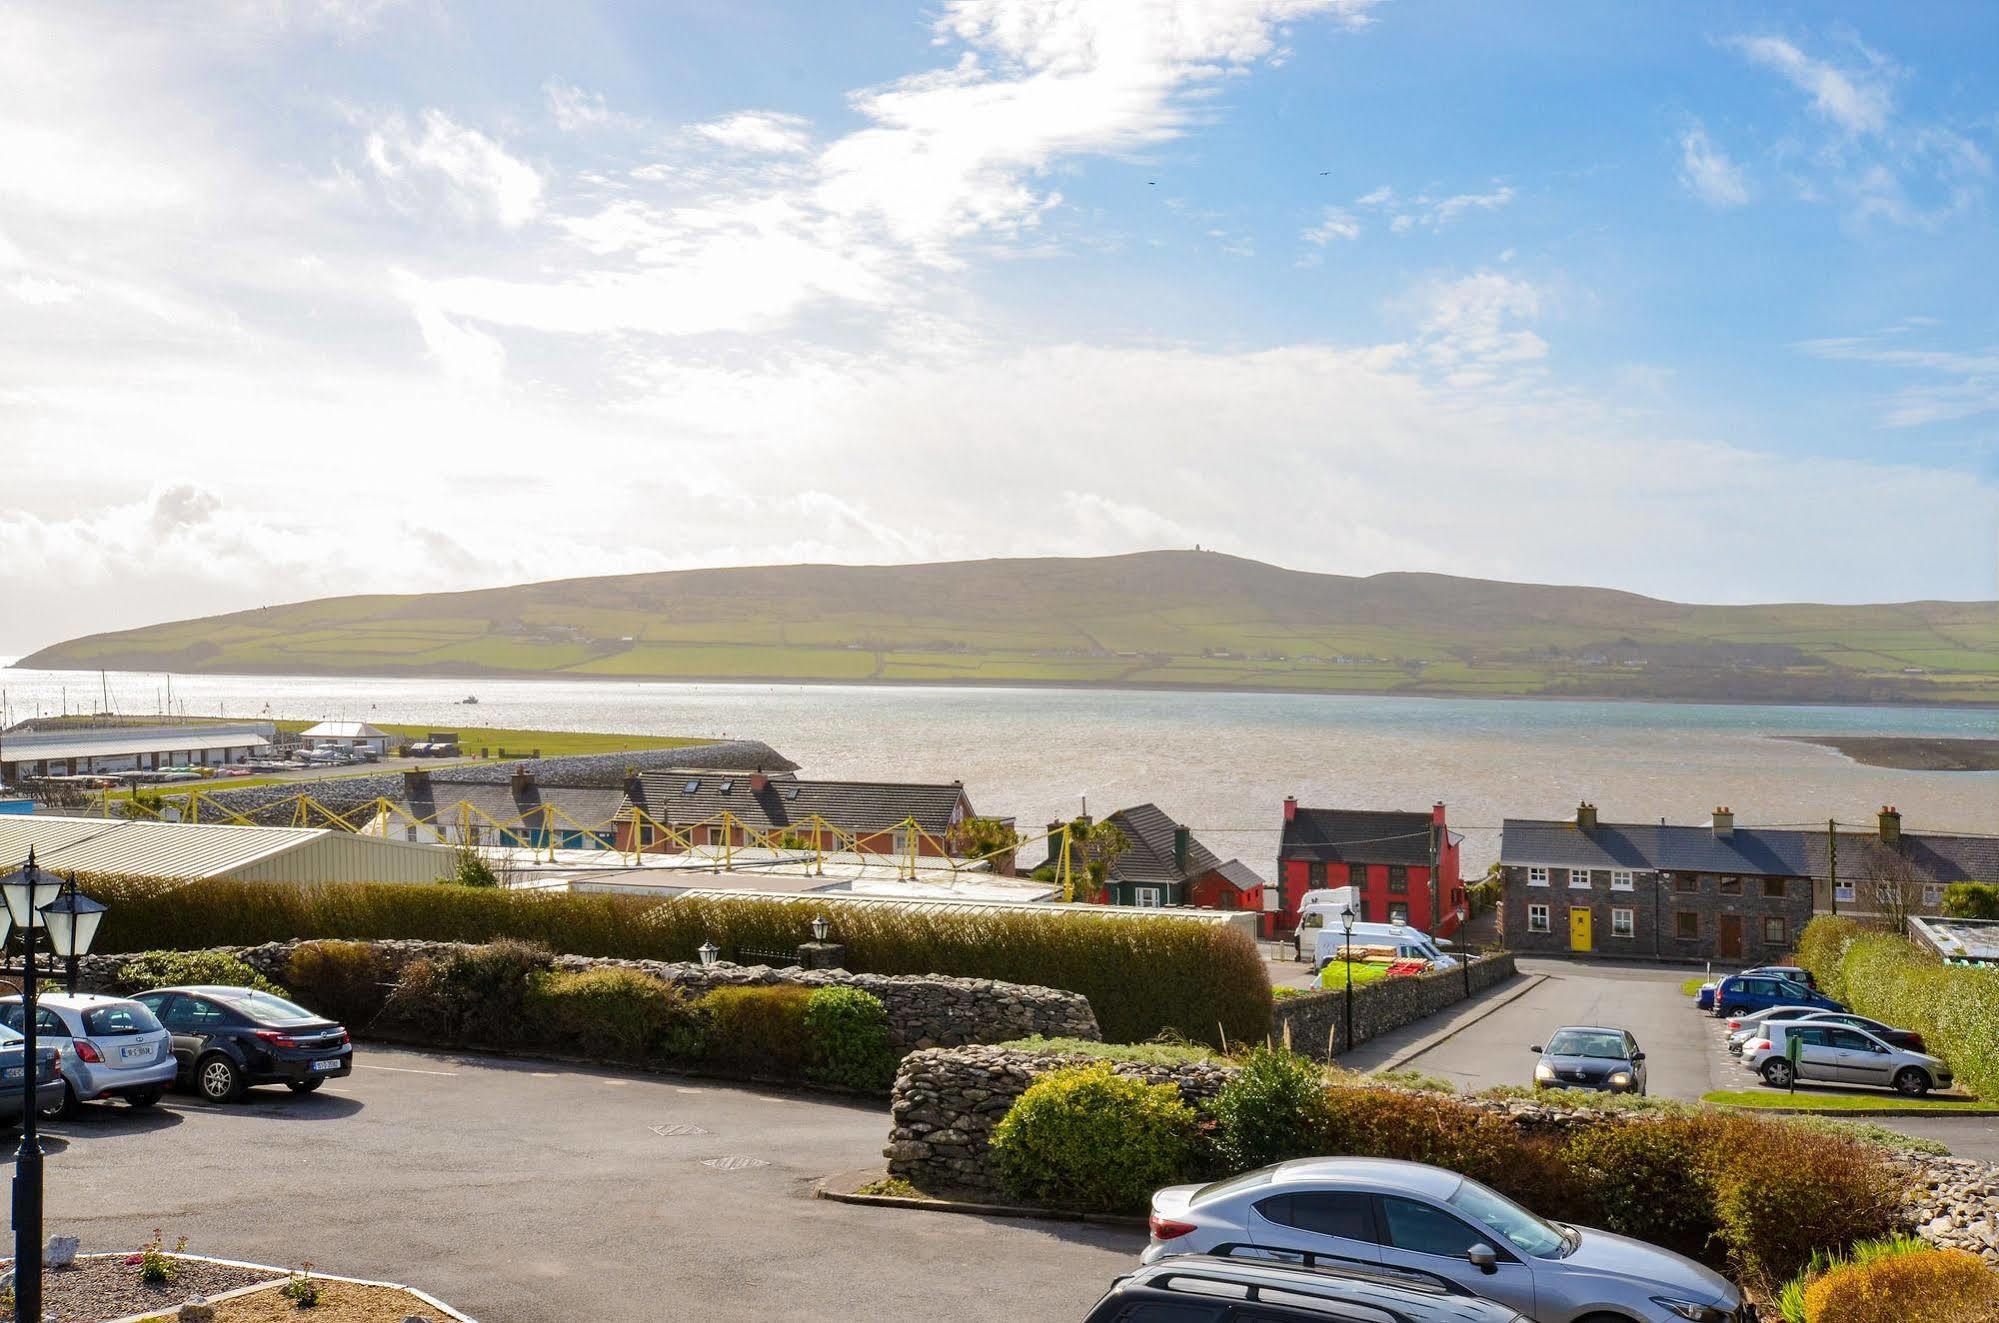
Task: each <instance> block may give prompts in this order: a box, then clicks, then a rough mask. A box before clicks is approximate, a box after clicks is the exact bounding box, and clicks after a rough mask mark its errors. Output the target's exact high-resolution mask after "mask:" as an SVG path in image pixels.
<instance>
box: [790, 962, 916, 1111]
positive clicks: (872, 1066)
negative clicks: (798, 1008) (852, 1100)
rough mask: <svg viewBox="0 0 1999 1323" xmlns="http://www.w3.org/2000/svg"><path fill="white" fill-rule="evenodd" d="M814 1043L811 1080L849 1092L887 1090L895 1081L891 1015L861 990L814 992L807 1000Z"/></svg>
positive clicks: (808, 1032)
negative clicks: (890, 1042) (849, 1090)
mask: <svg viewBox="0 0 1999 1323" xmlns="http://www.w3.org/2000/svg"><path fill="white" fill-rule="evenodd" d="M805 1033H806V1037H807V1038H808V1039H809V1040H810V1046H809V1056H808V1059H807V1061H806V1066H805V1075H806V1078H807V1079H814V1080H819V1081H821V1082H822V1083H826V1084H843V1085H845V1086H847V1087H848V1088H850V1089H871V1090H875V1091H885V1090H886V1089H887V1088H888V1086H889V1085H890V1084H891V1083H893V1082H894V1080H895V1063H896V1061H897V1060H898V1058H897V1056H896V1053H895V1049H894V1048H892V1047H890V1046H889V1042H888V1011H887V1009H886V1008H885V1007H883V1005H882V1003H881V998H879V997H877V996H875V995H874V994H873V993H871V992H864V991H863V990H861V989H860V988H845V987H831V988H819V989H817V990H815V991H814V992H813V993H812V995H811V996H810V997H808V998H807V999H806V1002H805Z"/></svg>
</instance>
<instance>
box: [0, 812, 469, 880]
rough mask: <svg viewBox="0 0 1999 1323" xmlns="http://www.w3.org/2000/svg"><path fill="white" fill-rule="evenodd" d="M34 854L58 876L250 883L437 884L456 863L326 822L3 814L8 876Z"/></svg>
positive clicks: (431, 850) (438, 849)
mask: <svg viewBox="0 0 1999 1323" xmlns="http://www.w3.org/2000/svg"><path fill="white" fill-rule="evenodd" d="M30 846H32V847H33V848H34V851H35V861H36V862H37V863H38V864H40V865H41V866H42V867H43V868H46V869H50V870H53V871H55V872H58V873H70V872H76V873H124V874H130V875H133V876H137V877H164V878H181V879H186V880H189V881H206V880H207V879H210V878H225V877H226V878H233V879H236V880H238V881H244V882H436V881H438V880H440V879H442V878H444V877H447V876H449V875H450V874H451V871H452V867H453V865H454V863H455V862H456V861H455V859H454V857H453V855H452V852H451V851H450V850H449V849H446V848H444V847H442V846H436V845H416V844H412V843H410V842H408V841H385V840H382V839H380V838H379V837H370V836H356V835H353V834H352V833H350V832H344V831H336V830H333V829H331V828H326V827H239V826H233V825H224V824H216V823H192V822H151V821H144V820H133V821H127V820H124V819H118V818H68V817H44V816H40V815H36V816H31V817H21V818H17V817H11V816H10V817H6V818H0V872H11V871H13V870H14V869H15V868H18V867H20V865H21V863H22V861H24V860H26V859H27V857H28V849H29V847H30Z"/></svg>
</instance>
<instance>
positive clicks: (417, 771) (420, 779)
mask: <svg viewBox="0 0 1999 1323" xmlns="http://www.w3.org/2000/svg"><path fill="white" fill-rule="evenodd" d="M403 798H404V799H429V798H430V769H429V768H428V767H407V768H404V769H403Z"/></svg>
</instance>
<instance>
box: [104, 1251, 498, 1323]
mask: <svg viewBox="0 0 1999 1323" xmlns="http://www.w3.org/2000/svg"><path fill="white" fill-rule="evenodd" d="M136 1252H137V1251H130V1250H128V1251H126V1252H124V1253H114V1254H79V1255H77V1256H76V1257H77V1259H78V1260H79V1261H80V1260H83V1259H129V1258H131V1257H132V1255H133V1254H134V1253H136ZM170 1257H172V1258H176V1259H192V1260H194V1261H195V1262H197V1263H214V1264H220V1265H221V1266H222V1267H225V1268H248V1269H251V1270H252V1271H254V1272H268V1273H273V1274H275V1275H276V1276H277V1280H276V1281H274V1282H253V1283H252V1284H250V1285H249V1286H239V1287H237V1288H236V1289H235V1290H233V1291H224V1292H222V1293H221V1294H220V1295H211V1296H208V1297H206V1299H207V1301H208V1303H209V1304H211V1305H213V1304H219V1303H221V1302H222V1301H224V1300H234V1299H236V1298H237V1297H238V1296H245V1295H256V1294H257V1293H258V1292H260V1291H276V1290H281V1289H283V1287H284V1284H285V1283H286V1282H287V1281H289V1280H291V1277H292V1274H293V1273H295V1272H297V1271H298V1270H297V1269H296V1268H274V1267H272V1266H271V1265H270V1264H268V1263H250V1262H247V1261H245V1260H243V1259H218V1258H216V1257H215V1256H213V1255H211V1254H175V1255H171V1256H170ZM313 1277H314V1279H315V1280H317V1281H323V1282H346V1283H347V1284H348V1285H350V1286H379V1287H383V1288H385V1289H387V1290H391V1291H407V1292H409V1293H410V1294H411V1295H413V1296H415V1297H416V1298H417V1299H418V1300H421V1301H422V1302H423V1303H424V1304H426V1305H428V1306H430V1307H431V1308H432V1309H435V1310H436V1311H437V1312H438V1313H439V1314H441V1315H443V1316H444V1317H445V1318H448V1319H452V1320H455V1323H479V1321H478V1320H477V1319H475V1318H473V1317H472V1316H471V1315H470V1314H464V1313H460V1312H459V1311H458V1310H456V1309H453V1308H452V1307H451V1306H450V1305H447V1304H445V1303H444V1302H443V1301H442V1300H439V1299H438V1298H437V1297H436V1296H434V1295H432V1294H430V1292H428V1291H424V1290H420V1289H418V1288H417V1287H414V1286H410V1285H408V1284H407V1283H404V1282H377V1281H373V1280H371V1279H369V1278H366V1277H342V1276H340V1275H339V1274H338V1273H330V1272H315V1273H313ZM178 1307H179V1306H178V1305H170V1306H168V1307H167V1308H165V1309H148V1310H146V1311H145V1312H144V1313H140V1314H127V1315H125V1316H124V1317H123V1318H114V1319H107V1320H106V1323H140V1321H141V1320H142V1319H149V1318H169V1319H170V1318H172V1317H173V1313H174V1310H175V1309H177V1308H178Z"/></svg>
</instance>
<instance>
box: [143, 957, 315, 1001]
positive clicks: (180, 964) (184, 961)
mask: <svg viewBox="0 0 1999 1323" xmlns="http://www.w3.org/2000/svg"><path fill="white" fill-rule="evenodd" d="M189 983H221V984H226V985H230V986H234V987H244V988H255V989H257V990H258V991H259V992H268V993H270V994H271V995H273V996H276V997H286V996H290V995H291V994H290V993H288V992H286V991H285V989H283V988H281V987H279V986H278V985H277V984H276V983H273V982H272V981H271V980H270V979H267V978H265V977H264V976H263V975H262V974H259V973H258V972H257V971H256V970H254V969H252V968H250V966H248V965H246V964H244V963H243V962H242V961H241V960H238V959H237V958H236V957H235V956H233V955H230V954H229V953H228V952H227V951H147V952H144V953H143V954H141V955H138V956H135V957H133V958H132V959H130V960H127V961H126V962H125V963H124V964H122V965H120V966H119V967H118V973H117V975H116V976H115V977H114V978H113V980H112V991H114V992H117V993H120V994H123V995H127V996H129V995H130V994H132V993H135V992H144V991H145V990H146V989H147V988H166V987H174V986H176V985H180V984H189Z"/></svg>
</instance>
